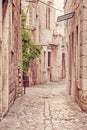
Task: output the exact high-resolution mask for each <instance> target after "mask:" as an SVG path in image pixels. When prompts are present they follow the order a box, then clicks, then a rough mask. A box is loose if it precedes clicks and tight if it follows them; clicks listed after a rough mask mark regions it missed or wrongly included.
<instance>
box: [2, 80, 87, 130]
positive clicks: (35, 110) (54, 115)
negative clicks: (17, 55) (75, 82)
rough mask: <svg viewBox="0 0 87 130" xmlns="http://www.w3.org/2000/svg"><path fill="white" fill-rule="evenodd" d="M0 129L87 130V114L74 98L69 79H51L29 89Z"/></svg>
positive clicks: (11, 110) (12, 108)
mask: <svg viewBox="0 0 87 130" xmlns="http://www.w3.org/2000/svg"><path fill="white" fill-rule="evenodd" d="M19 104H20V105H19ZM0 130H87V113H85V112H83V111H82V110H81V109H80V108H79V106H78V105H77V104H75V103H74V102H73V101H72V100H71V99H70V96H69V95H68V91H67V86H66V83H65V81H61V82H50V83H46V84H43V85H38V86H34V87H29V88H27V91H26V94H25V95H23V96H22V97H20V98H18V99H17V100H16V101H15V104H14V105H13V106H12V107H11V109H10V111H9V112H8V114H7V116H6V117H5V118H4V119H3V120H2V121H1V123H0Z"/></svg>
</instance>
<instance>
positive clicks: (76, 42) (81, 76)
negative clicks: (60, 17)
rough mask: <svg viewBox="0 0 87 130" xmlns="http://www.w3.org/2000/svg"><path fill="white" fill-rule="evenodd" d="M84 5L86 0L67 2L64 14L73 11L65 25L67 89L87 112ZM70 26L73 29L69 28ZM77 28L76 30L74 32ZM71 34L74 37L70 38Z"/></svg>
mask: <svg viewBox="0 0 87 130" xmlns="http://www.w3.org/2000/svg"><path fill="white" fill-rule="evenodd" d="M85 4H86V0H83V1H80V0H78V1H75V0H71V1H69V0H67V1H65V7H64V8H65V13H69V12H72V11H75V16H74V17H73V18H72V19H70V20H69V24H68V26H66V25H65V31H66V37H67V41H68V44H69V47H70V48H71V50H70V52H69V54H70V55H71V60H70V59H69V62H70V61H71V62H70V63H69V72H70V75H69V79H70V84H69V87H70V91H71V95H72V93H73V94H74V95H75V97H74V98H75V99H76V100H77V102H78V104H79V105H80V106H81V108H82V109H83V110H87V102H86V100H87V92H86V91H87V45H86V44H87V25H86V24H87V15H86V14H87V9H86V5H85ZM66 23H67V22H66ZM73 23H74V24H73ZM71 25H73V27H70V26H71ZM77 26H78V30H76V29H77ZM76 31H77V32H76ZM72 32H73V34H74V37H72ZM68 37H71V39H69V38H68ZM73 46H74V47H73ZM72 56H73V57H72ZM73 59H74V60H73ZM71 63H72V65H71ZM78 86H79V87H78ZM72 87H73V88H74V89H72ZM77 90H78V91H77ZM77 95H79V96H77Z"/></svg>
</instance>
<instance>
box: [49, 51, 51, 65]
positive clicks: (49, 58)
mask: <svg viewBox="0 0 87 130" xmlns="http://www.w3.org/2000/svg"><path fill="white" fill-rule="evenodd" d="M50 66H51V52H48V67H50Z"/></svg>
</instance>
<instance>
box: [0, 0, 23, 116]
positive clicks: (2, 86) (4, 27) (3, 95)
mask: <svg viewBox="0 0 87 130" xmlns="http://www.w3.org/2000/svg"><path fill="white" fill-rule="evenodd" d="M20 13H21V7H20V0H13V1H10V0H0V118H1V117H3V116H4V115H5V114H6V113H7V111H8V110H9V108H10V107H11V105H12V104H13V103H14V101H15V99H16V98H17V97H18V96H20V94H22V51H21V50H22V49H21V17H20Z"/></svg>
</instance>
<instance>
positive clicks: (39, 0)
mask: <svg viewBox="0 0 87 130" xmlns="http://www.w3.org/2000/svg"><path fill="white" fill-rule="evenodd" d="M26 2H33V3H35V2H34V1H28V0H27V1H26ZM38 2H40V3H42V4H44V5H46V6H49V7H51V8H53V9H55V10H57V11H60V12H64V11H63V10H60V9H57V8H55V7H53V6H51V5H49V4H47V3H45V2H43V1H41V0H38Z"/></svg>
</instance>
